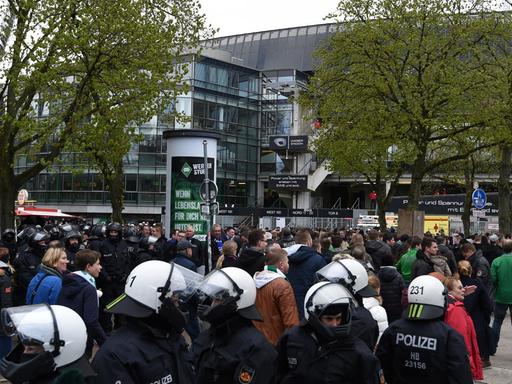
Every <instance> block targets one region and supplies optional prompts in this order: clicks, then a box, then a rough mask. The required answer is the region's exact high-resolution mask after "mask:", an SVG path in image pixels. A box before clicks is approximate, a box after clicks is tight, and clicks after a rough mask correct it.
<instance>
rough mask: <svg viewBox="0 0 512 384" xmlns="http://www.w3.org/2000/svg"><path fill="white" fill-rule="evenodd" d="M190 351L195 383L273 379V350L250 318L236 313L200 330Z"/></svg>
mask: <svg viewBox="0 0 512 384" xmlns="http://www.w3.org/2000/svg"><path fill="white" fill-rule="evenodd" d="M192 351H193V353H194V361H195V367H196V373H197V380H196V383H197V384H202V383H204V384H206V383H208V384H210V383H225V384H230V383H242V384H244V383H251V384H264V383H273V382H274V379H275V373H276V359H277V352H276V350H275V349H274V347H273V346H272V345H271V344H270V343H269V342H268V341H267V340H266V339H265V337H264V336H263V335H262V334H261V333H260V332H258V330H257V329H256V328H254V326H253V325H252V322H251V320H247V319H244V318H242V317H241V316H239V315H238V314H236V315H234V316H233V317H232V318H230V319H229V320H228V321H226V322H225V323H224V324H222V325H220V326H218V327H216V328H213V327H212V328H210V329H209V330H207V331H204V332H202V333H201V334H200V335H199V337H198V338H197V339H196V340H195V341H194V344H193V347H192Z"/></svg>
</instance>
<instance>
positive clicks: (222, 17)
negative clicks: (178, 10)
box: [200, 0, 338, 37]
mask: <svg viewBox="0 0 512 384" xmlns="http://www.w3.org/2000/svg"><path fill="white" fill-rule="evenodd" d="M200 3H201V7H202V11H203V12H204V13H205V14H206V19H207V22H208V23H210V24H211V25H212V26H213V27H214V28H219V32H218V33H217V34H216V37H221V36H229V35H236V34H240V33H247V32H257V31H265V30H269V29H280V28H288V27H296V26H300V25H311V24H322V23H325V22H328V21H324V20H323V18H324V17H325V16H326V15H327V14H329V13H330V12H333V11H334V10H335V9H336V5H337V4H338V0H316V1H311V0H256V1H254V0H200Z"/></svg>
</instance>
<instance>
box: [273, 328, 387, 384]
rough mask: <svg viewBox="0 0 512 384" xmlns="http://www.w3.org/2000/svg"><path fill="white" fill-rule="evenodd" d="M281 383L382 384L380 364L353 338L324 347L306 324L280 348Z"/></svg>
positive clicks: (287, 336)
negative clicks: (380, 383)
mask: <svg viewBox="0 0 512 384" xmlns="http://www.w3.org/2000/svg"><path fill="white" fill-rule="evenodd" d="M277 349H278V353H279V358H278V382H279V383H282V384H288V383H290V384H291V383H293V384H296V383H308V384H316V383H344V384H374V383H375V384H376V383H379V382H380V381H379V371H380V366H379V361H378V359H377V358H376V357H375V356H374V355H373V353H372V351H371V350H370V349H369V348H368V347H367V346H366V344H365V343H363V342H362V341H361V340H360V339H358V338H357V337H354V336H352V335H348V336H345V337H344V338H342V339H339V340H336V341H331V342H328V343H321V342H320V341H319V339H318V337H317V336H316V334H315V333H314V330H313V328H312V327H311V326H310V325H309V324H308V323H307V322H303V323H301V324H300V325H298V326H295V327H293V328H292V329H290V330H288V331H287V332H286V333H285V334H284V335H283V337H282V338H281V340H280V341H279V344H278V347H277Z"/></svg>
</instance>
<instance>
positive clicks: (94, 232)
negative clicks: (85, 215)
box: [87, 224, 107, 252]
mask: <svg viewBox="0 0 512 384" xmlns="http://www.w3.org/2000/svg"><path fill="white" fill-rule="evenodd" d="M106 230H107V227H106V226H105V224H96V225H94V226H93V227H92V228H91V233H90V234H89V239H88V240H87V248H88V249H91V250H93V251H98V252H100V249H101V245H102V244H103V239H104V238H105V232H106Z"/></svg>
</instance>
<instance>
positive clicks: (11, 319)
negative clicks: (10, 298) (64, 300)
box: [0, 304, 95, 384]
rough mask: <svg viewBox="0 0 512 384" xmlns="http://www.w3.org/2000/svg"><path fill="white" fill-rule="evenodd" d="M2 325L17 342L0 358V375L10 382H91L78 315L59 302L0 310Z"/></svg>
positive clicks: (34, 383)
mask: <svg viewBox="0 0 512 384" xmlns="http://www.w3.org/2000/svg"><path fill="white" fill-rule="evenodd" d="M2 327H3V330H4V332H5V333H6V334H7V335H9V336H15V335H17V336H18V339H19V343H18V344H17V345H16V347H15V348H14V349H13V350H12V351H11V352H10V353H9V354H8V355H7V356H6V357H4V358H3V359H2V360H1V361H0V374H1V375H2V376H3V377H5V378H6V379H8V380H9V382H11V383H13V384H27V383H28V384H43V383H45V384H46V383H55V382H58V383H92V382H94V381H93V379H94V376H95V373H94V371H93V370H92V368H91V366H90V365H89V361H88V360H87V357H86V356H85V355H84V353H85V344H86V341H87V331H86V328H85V324H84V322H83V320H82V318H81V317H80V316H79V315H78V314H77V313H76V312H75V311H73V310H72V309H70V308H67V307H63V306H60V305H51V306H50V305H48V304H38V305H26V306H22V307H11V308H7V309H2Z"/></svg>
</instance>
